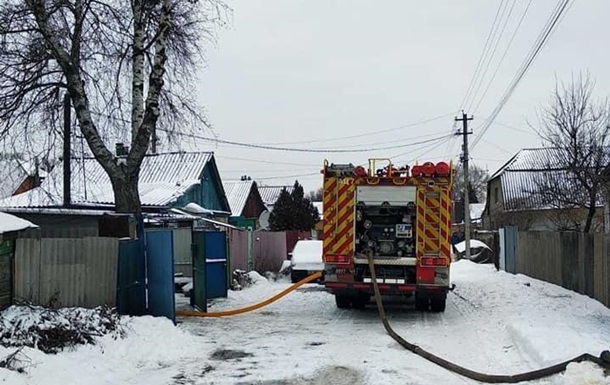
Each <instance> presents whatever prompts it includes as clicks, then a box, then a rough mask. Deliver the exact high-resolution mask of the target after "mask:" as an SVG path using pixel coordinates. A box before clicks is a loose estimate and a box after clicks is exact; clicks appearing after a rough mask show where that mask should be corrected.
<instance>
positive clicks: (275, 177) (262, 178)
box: [227, 171, 321, 181]
mask: <svg viewBox="0 0 610 385" xmlns="http://www.w3.org/2000/svg"><path fill="white" fill-rule="evenodd" d="M246 174H247V173H246ZM314 175H321V174H320V172H319V171H318V172H312V173H308V174H295V175H278V176H263V177H260V178H258V177H257V178H252V179H254V180H270V179H284V178H301V177H305V176H314ZM236 180H240V179H239V178H235V179H227V181H236Z"/></svg>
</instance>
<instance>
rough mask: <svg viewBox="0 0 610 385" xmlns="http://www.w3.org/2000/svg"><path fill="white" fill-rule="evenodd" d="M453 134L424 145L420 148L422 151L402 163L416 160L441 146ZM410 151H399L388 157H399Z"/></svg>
mask: <svg viewBox="0 0 610 385" xmlns="http://www.w3.org/2000/svg"><path fill="white" fill-rule="evenodd" d="M453 136H454V135H453V134H452V135H451V137H448V138H446V139H445V140H444V141H439V142H438V143H432V144H430V145H428V146H425V147H424V148H423V149H422V150H423V151H421V152H420V153H419V154H418V155H416V156H415V157H414V158H412V159H410V160H408V161H406V162H404V163H407V164H410V163H411V162H414V161H416V160H417V159H418V158H419V157H421V156H423V155H424V154H426V153H428V152H429V151H432V150H434V149H436V148H438V147H440V146H442V145H443V144H445V143H446V142H447V141H449V140H451V138H453ZM410 153H411V152H410V151H409V152H403V153H401V154H396V155H394V156H391V157H390V158H392V159H393V158H400V157H401V156H405V155H408V154H410Z"/></svg>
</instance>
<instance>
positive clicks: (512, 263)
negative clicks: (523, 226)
mask: <svg viewBox="0 0 610 385" xmlns="http://www.w3.org/2000/svg"><path fill="white" fill-rule="evenodd" d="M517 241H518V232H517V227H516V226H506V227H505V228H504V258H505V261H504V263H505V268H506V271H508V272H509V273H513V274H517Z"/></svg>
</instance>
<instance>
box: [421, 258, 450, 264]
mask: <svg viewBox="0 0 610 385" xmlns="http://www.w3.org/2000/svg"><path fill="white" fill-rule="evenodd" d="M421 265H422V266H447V260H446V259H445V258H433V257H424V258H422V259H421Z"/></svg>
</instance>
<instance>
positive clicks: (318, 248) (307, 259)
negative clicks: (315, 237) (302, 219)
mask: <svg viewBox="0 0 610 385" xmlns="http://www.w3.org/2000/svg"><path fill="white" fill-rule="evenodd" d="M291 254H292V258H291V260H290V267H291V268H292V272H291V273H290V277H291V279H292V282H298V281H300V280H301V279H303V278H305V277H307V276H308V275H310V274H313V273H317V272H319V271H324V261H323V260H322V241H312V240H300V241H298V242H297V244H296V245H295V246H294V249H292V253H291Z"/></svg>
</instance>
